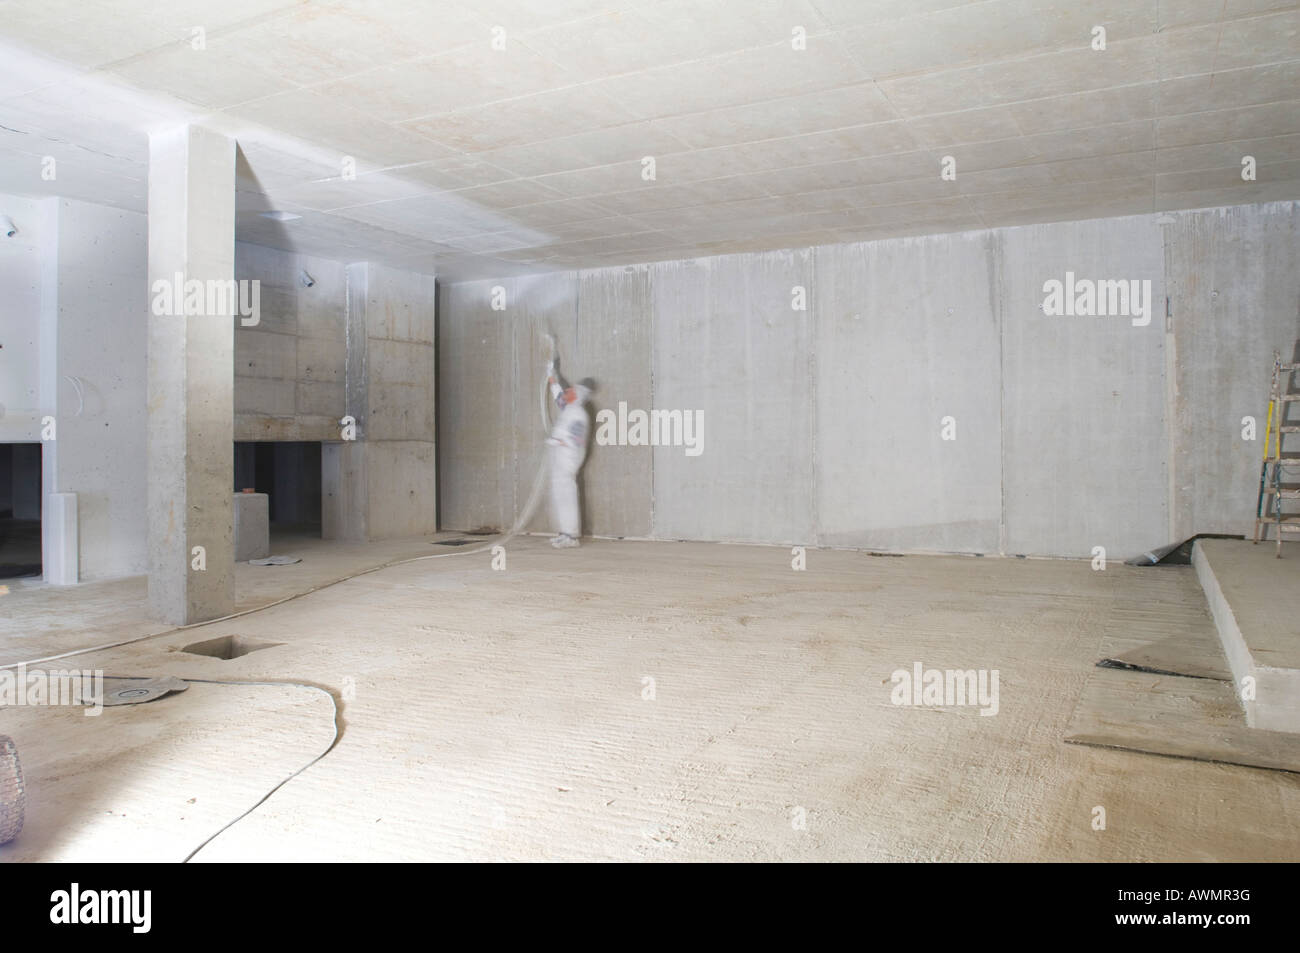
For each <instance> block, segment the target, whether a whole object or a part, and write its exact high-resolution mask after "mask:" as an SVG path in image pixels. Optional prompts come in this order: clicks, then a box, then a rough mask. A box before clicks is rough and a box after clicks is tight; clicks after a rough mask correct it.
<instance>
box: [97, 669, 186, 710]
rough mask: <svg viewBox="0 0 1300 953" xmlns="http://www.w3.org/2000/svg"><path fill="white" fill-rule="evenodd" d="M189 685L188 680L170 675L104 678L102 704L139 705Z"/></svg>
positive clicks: (181, 689)
mask: <svg viewBox="0 0 1300 953" xmlns="http://www.w3.org/2000/svg"><path fill="white" fill-rule="evenodd" d="M189 687H190V684H189V682H186V681H184V680H182V679H179V678H173V677H172V676H170V675H167V676H164V677H163V678H106V679H104V704H105V705H106V706H108V705H139V704H142V703H144V702H151V701H153V700H154V699H156V698H162V697H163V696H164V695H168V694H171V693H172V692H183V691H185V689H187V688H189Z"/></svg>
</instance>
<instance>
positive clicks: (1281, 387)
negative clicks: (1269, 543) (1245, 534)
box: [1254, 342, 1300, 558]
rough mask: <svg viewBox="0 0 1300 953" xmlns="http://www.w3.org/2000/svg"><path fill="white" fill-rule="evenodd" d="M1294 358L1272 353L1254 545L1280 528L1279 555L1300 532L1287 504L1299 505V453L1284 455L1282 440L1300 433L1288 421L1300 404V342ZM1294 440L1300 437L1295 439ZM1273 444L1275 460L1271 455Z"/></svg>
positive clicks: (1299, 514)
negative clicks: (1285, 359) (1298, 376)
mask: <svg viewBox="0 0 1300 953" xmlns="http://www.w3.org/2000/svg"><path fill="white" fill-rule="evenodd" d="M1293 354H1294V356H1295V359H1294V360H1293V361H1292V362H1289V363H1283V361H1282V355H1281V354H1280V353H1279V352H1277V351H1274V352H1273V383H1272V385H1271V387H1270V388H1269V398H1268V422H1267V423H1266V424H1265V428H1264V461H1263V463H1262V464H1261V465H1260V469H1259V502H1258V503H1257V504H1256V506H1255V540H1254V541H1255V542H1257V543H1258V542H1259V541H1260V540H1261V539H1267V537H1268V528H1269V526H1275V527H1277V528H1276V529H1275V530H1274V533H1275V534H1276V537H1277V555H1278V557H1279V558H1280V557H1281V555H1282V539H1283V537H1284V536H1285V535H1286V534H1287V533H1300V511H1290V512H1288V511H1287V510H1286V509H1284V506H1285V505H1286V504H1288V503H1300V453H1298V452H1295V451H1292V452H1290V453H1287V454H1284V453H1283V452H1282V440H1283V438H1285V437H1286V436H1288V435H1295V434H1300V422H1295V421H1292V420H1290V419H1289V418H1288V415H1287V408H1288V407H1290V406H1292V405H1293V404H1295V403H1296V402H1297V401H1300V386H1298V385H1297V384H1296V380H1295V375H1296V372H1297V371H1300V342H1297V344H1296V349H1295V351H1294V352H1293ZM1292 439H1293V440H1300V438H1297V437H1294V436H1293V437H1292ZM1270 441H1271V446H1272V452H1273V455H1272V457H1270V456H1269V447H1270Z"/></svg>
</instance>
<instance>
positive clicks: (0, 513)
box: [0, 443, 41, 579]
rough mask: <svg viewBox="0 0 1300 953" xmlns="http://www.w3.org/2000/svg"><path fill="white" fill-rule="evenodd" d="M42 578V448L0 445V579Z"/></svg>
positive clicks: (23, 444)
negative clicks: (40, 576)
mask: <svg viewBox="0 0 1300 953" xmlns="http://www.w3.org/2000/svg"><path fill="white" fill-rule="evenodd" d="M40 574H41V445H40V444H39V443H0V579H15V578H18V577H22V576H39V575H40Z"/></svg>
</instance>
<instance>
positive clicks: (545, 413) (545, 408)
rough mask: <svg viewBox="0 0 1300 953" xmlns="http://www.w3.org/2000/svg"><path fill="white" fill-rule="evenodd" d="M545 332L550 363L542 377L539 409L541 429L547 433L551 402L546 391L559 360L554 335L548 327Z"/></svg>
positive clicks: (549, 430) (549, 424)
mask: <svg viewBox="0 0 1300 953" xmlns="http://www.w3.org/2000/svg"><path fill="white" fill-rule="evenodd" d="M545 334H546V340H548V341H549V342H550V343H551V360H550V363H549V364H547V365H546V377H544V378H542V392H541V411H542V431H543V432H544V433H547V434H549V433H550V432H551V415H550V411H549V407H550V403H551V402H550V401H549V400H547V399H546V397H547V391H548V390H549V389H550V386H551V381H550V378H551V377H552V376H554V375H555V373H556V366H555V365H556V364H557V363H558V362H559V360H560V349H559V345H558V344H557V343H556V340H555V335H554V334H552V333H551V331H550V329H549V328H547V329H546V331H545Z"/></svg>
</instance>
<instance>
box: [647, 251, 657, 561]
mask: <svg viewBox="0 0 1300 953" xmlns="http://www.w3.org/2000/svg"><path fill="white" fill-rule="evenodd" d="M657 270H658V266H656V265H650V266H648V267H647V268H646V282H647V284H648V285H649V287H647V288H646V301H647V302H648V303H649V307H650V314H649V316H648V317H649V321H648V322H647V323H648V324H649V328H648V330H647V331H646V339H647V340H646V350H647V352H648V355H649V358H650V407H651V408H654V407H657V406H658V405H657V404H656V403H655V338H656V337H658V332H659V329H658V328H657V327H656V326H655V315H656V314H657V313H658V307H659V302H658V300H656V294H657V289H658V287H659V285H658V283H657V282H656V281H655V272H656V271H657ZM656 459H657V455H656V454H655V452H654V448H653V447H651V448H650V521H649V523H648V525H647V527H646V535H647V536H648V537H650V538H651V539H654V538H655V536H656V526H655V460H656Z"/></svg>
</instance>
